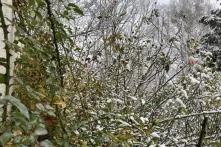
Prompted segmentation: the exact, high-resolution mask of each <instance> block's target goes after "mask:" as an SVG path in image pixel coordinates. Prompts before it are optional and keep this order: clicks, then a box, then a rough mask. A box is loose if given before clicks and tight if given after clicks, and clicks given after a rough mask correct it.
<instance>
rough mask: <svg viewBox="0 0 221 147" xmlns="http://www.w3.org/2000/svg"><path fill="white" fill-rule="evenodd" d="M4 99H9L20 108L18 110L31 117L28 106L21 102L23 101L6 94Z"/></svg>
mask: <svg viewBox="0 0 221 147" xmlns="http://www.w3.org/2000/svg"><path fill="white" fill-rule="evenodd" d="M3 100H6V101H9V102H10V103H11V104H12V105H14V106H15V107H17V108H18V110H19V111H20V112H21V113H22V114H23V115H24V116H25V117H26V118H27V119H29V118H30V116H29V112H28V109H27V107H26V106H25V105H24V104H22V103H21V101H20V100H19V99H17V98H15V97H13V96H5V97H4V98H3Z"/></svg>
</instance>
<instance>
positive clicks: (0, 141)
mask: <svg viewBox="0 0 221 147" xmlns="http://www.w3.org/2000/svg"><path fill="white" fill-rule="evenodd" d="M11 138H12V133H9V132H5V133H4V134H2V135H1V136H0V145H5V144H6V143H7V142H9V141H10V140H11Z"/></svg>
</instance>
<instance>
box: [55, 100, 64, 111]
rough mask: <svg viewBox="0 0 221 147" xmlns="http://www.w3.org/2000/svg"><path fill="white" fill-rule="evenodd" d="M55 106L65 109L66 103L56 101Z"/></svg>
mask: <svg viewBox="0 0 221 147" xmlns="http://www.w3.org/2000/svg"><path fill="white" fill-rule="evenodd" d="M54 104H55V105H58V107H59V108H61V109H64V108H66V106H67V105H66V103H65V102H64V101H57V102H55V103H54Z"/></svg>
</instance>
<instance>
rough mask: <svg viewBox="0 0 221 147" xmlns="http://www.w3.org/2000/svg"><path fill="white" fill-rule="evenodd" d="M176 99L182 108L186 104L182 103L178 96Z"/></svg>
mask: <svg viewBox="0 0 221 147" xmlns="http://www.w3.org/2000/svg"><path fill="white" fill-rule="evenodd" d="M176 101H177V102H178V103H179V104H180V106H181V107H182V108H186V105H185V104H184V103H183V101H182V100H181V99H180V98H176Z"/></svg>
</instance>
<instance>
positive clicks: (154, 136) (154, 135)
mask: <svg viewBox="0 0 221 147" xmlns="http://www.w3.org/2000/svg"><path fill="white" fill-rule="evenodd" d="M151 136H152V137H153V138H160V135H159V133H158V132H153V133H151Z"/></svg>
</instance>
